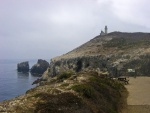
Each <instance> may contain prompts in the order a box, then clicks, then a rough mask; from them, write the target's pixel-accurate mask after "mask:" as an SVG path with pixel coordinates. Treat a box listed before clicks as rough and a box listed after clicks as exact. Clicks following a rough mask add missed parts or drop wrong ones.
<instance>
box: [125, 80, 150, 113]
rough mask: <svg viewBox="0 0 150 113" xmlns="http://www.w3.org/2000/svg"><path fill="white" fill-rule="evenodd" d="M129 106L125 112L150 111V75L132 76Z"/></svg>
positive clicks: (128, 87) (143, 112) (147, 112)
mask: <svg viewBox="0 0 150 113" xmlns="http://www.w3.org/2000/svg"><path fill="white" fill-rule="evenodd" d="M126 88H127V90H128V92H129V96H128V98H127V103H128V107H127V109H126V110H125V111H124V112H123V113H150V77H137V78H130V81H129V85H126Z"/></svg>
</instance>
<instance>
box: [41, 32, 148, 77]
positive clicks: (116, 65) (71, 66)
mask: <svg viewBox="0 0 150 113" xmlns="http://www.w3.org/2000/svg"><path fill="white" fill-rule="evenodd" d="M149 65H150V33H139V32H137V33H122V32H112V33H108V34H106V35H99V36H97V37H95V38H93V39H92V40H90V41H88V42H87V43H85V44H83V45H81V46H80V47H78V48H76V49H74V50H72V51H70V52H68V53H67V54H64V55H62V56H58V57H55V58H53V59H51V63H50V66H49V69H48V70H47V73H45V74H44V75H43V77H46V76H55V75H58V74H59V73H60V72H62V71H64V70H71V71H73V72H79V71H82V70H88V69H94V70H96V71H98V72H99V73H102V72H108V73H109V75H110V76H121V75H145V76H149V73H150V72H149V70H150V66H149ZM128 69H133V70H135V72H134V73H130V72H128Z"/></svg>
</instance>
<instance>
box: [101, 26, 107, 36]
mask: <svg viewBox="0 0 150 113" xmlns="http://www.w3.org/2000/svg"><path fill="white" fill-rule="evenodd" d="M107 33H108V28H107V26H105V28H104V31H102V30H101V33H100V35H107Z"/></svg>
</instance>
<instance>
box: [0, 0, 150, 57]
mask: <svg viewBox="0 0 150 113" xmlns="http://www.w3.org/2000/svg"><path fill="white" fill-rule="evenodd" d="M149 5H150V0H0V59H38V58H43V59H51V58H52V57H55V56H58V55H62V54H64V53H66V52H68V51H70V50H72V49H74V48H76V47H78V46H79V45H81V44H83V43H85V42H87V41H89V40H90V39H92V38H94V37H95V36H97V35H99V33H100V31H101V30H103V29H104V26H105V25H107V26H108V32H113V31H122V32H150V6H149Z"/></svg>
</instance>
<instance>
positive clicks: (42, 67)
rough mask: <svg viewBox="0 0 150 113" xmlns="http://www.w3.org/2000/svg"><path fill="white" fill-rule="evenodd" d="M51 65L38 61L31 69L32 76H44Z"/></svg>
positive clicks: (44, 61)
mask: <svg viewBox="0 0 150 113" xmlns="http://www.w3.org/2000/svg"><path fill="white" fill-rule="evenodd" d="M48 66H49V63H48V62H47V61H46V60H42V59H38V62H37V64H35V65H33V66H32V68H31V73H32V74H43V73H44V72H45V71H46V69H47V68H48Z"/></svg>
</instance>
